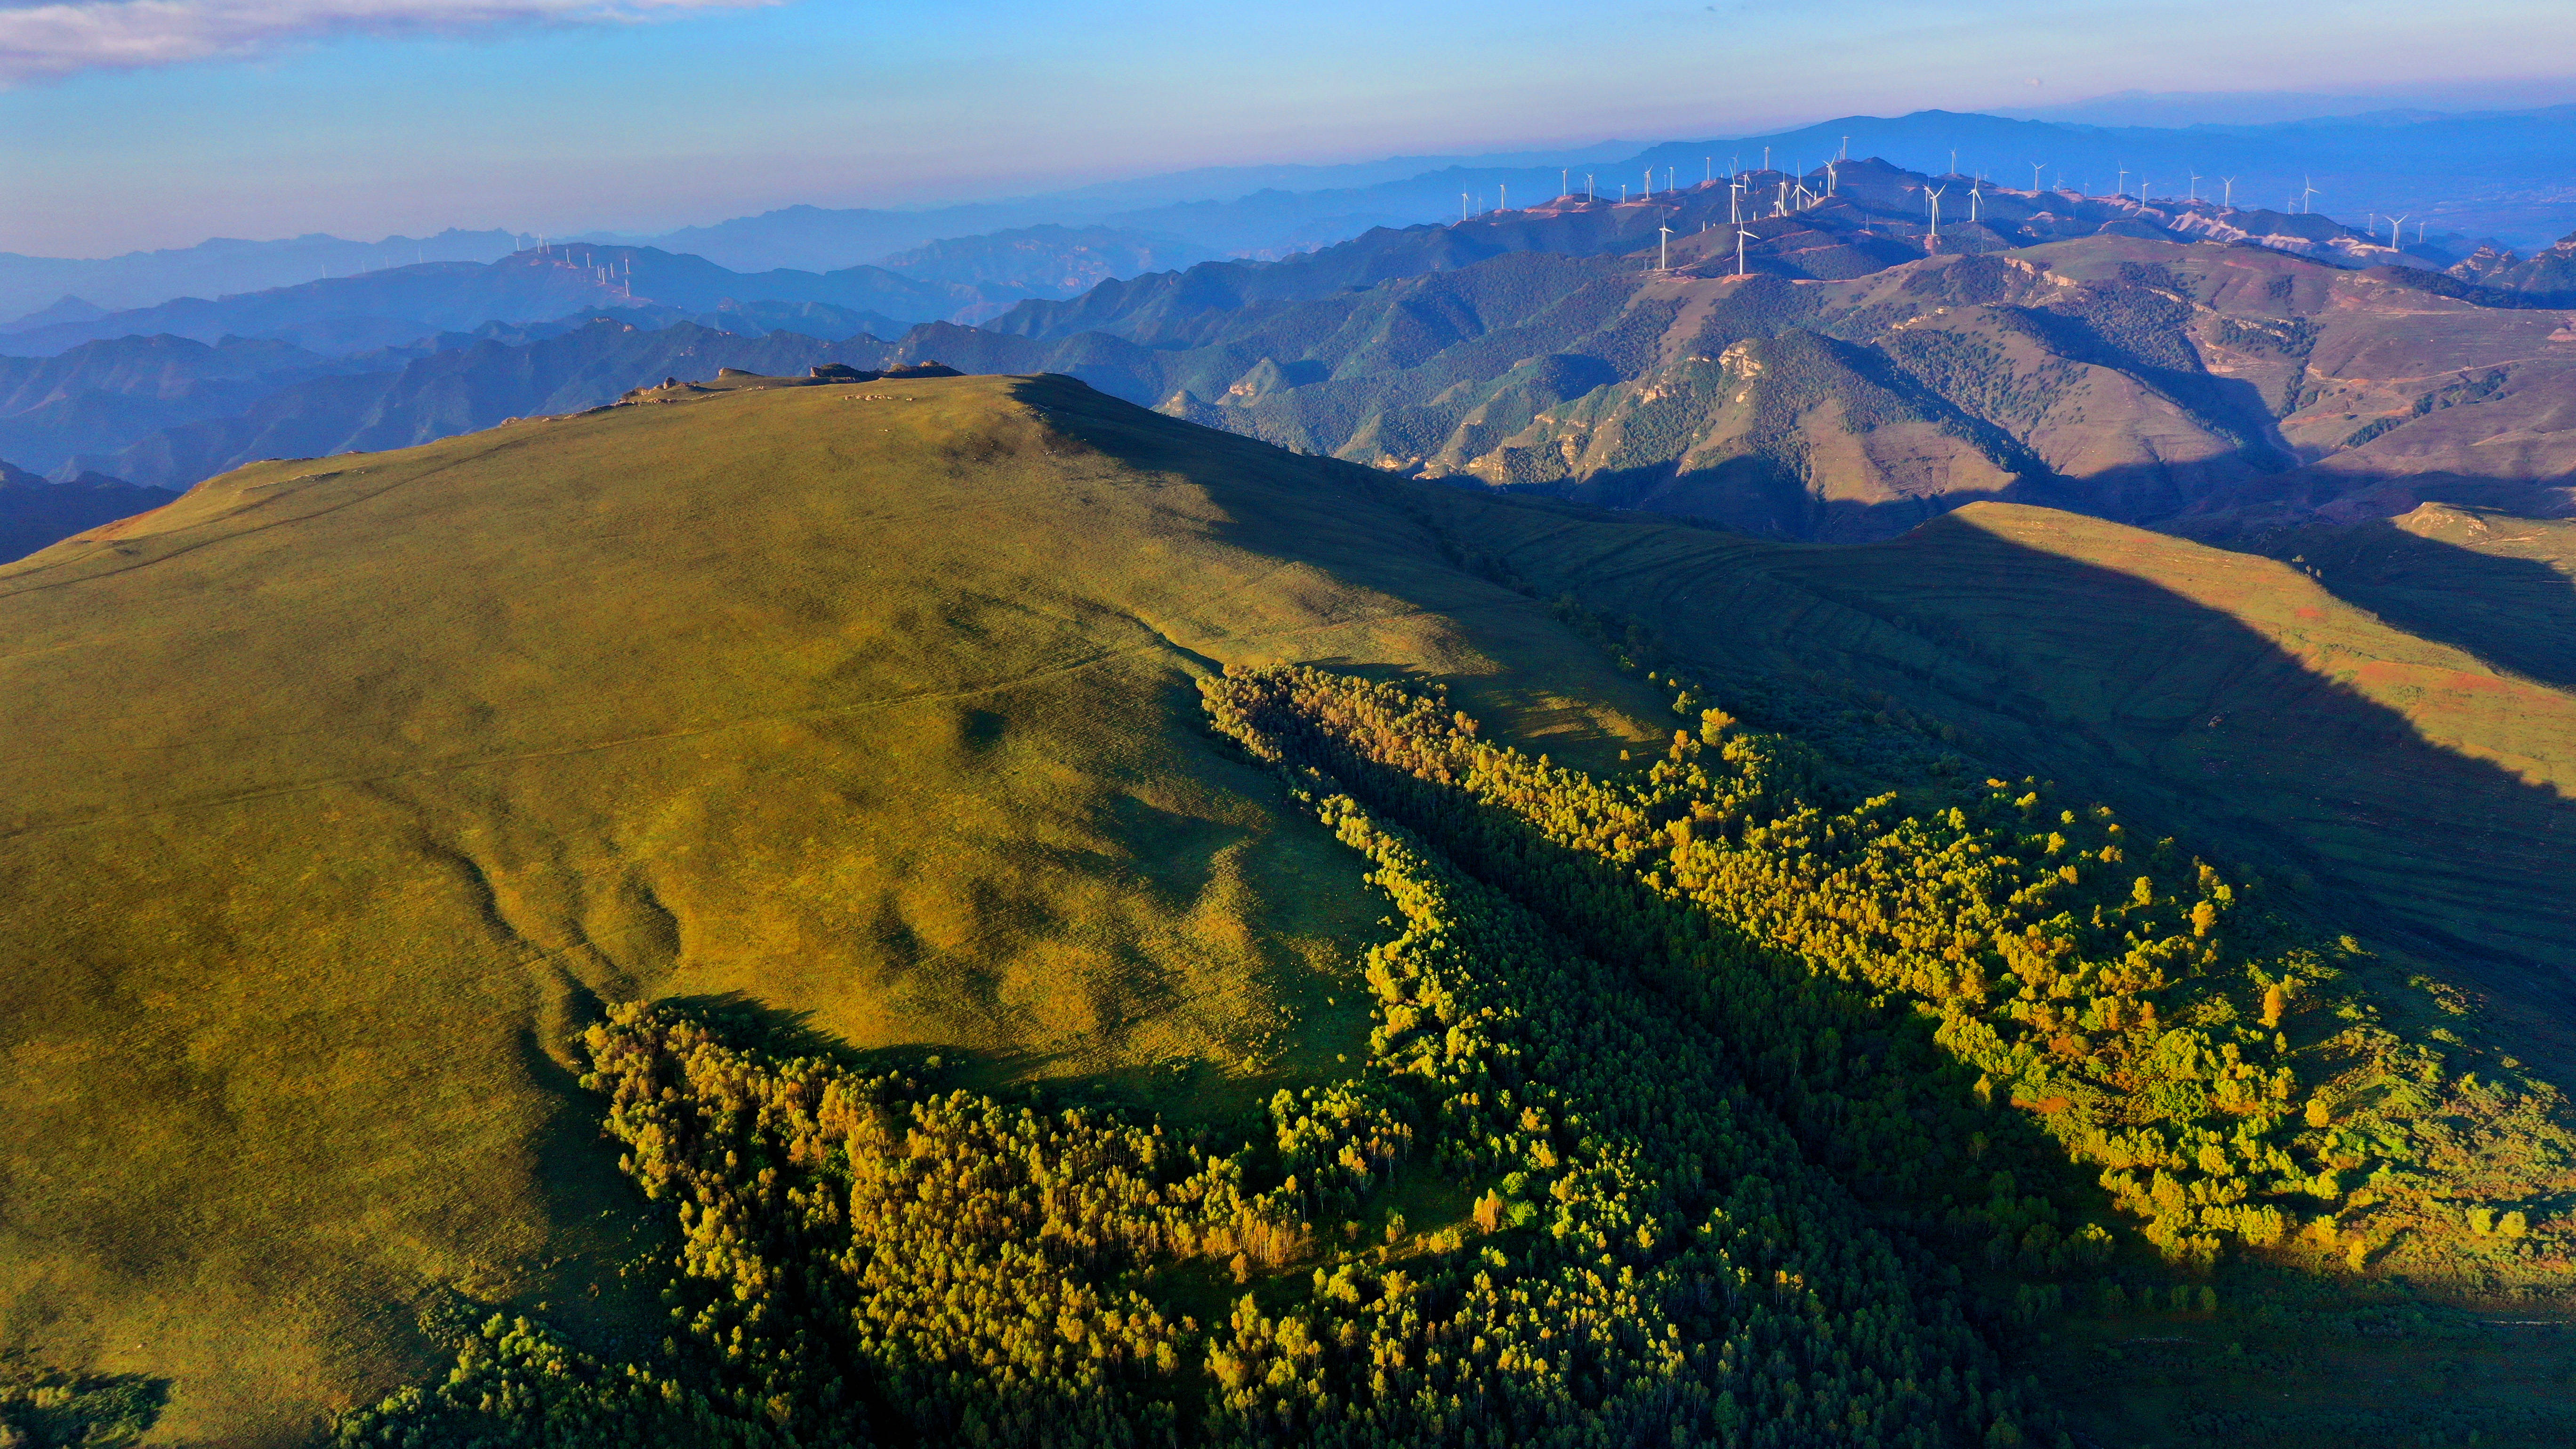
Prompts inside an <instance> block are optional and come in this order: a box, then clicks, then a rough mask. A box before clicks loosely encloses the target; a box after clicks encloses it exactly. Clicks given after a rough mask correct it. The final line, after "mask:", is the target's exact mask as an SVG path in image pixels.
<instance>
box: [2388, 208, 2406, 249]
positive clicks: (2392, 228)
mask: <svg viewBox="0 0 2576 1449" xmlns="http://www.w3.org/2000/svg"><path fill="white" fill-rule="evenodd" d="M2405 228H2406V218H2404V217H2402V216H2401V217H2398V218H2397V219H2395V220H2394V221H2391V222H2390V223H2388V249H2389V250H2390V251H2398V250H2401V249H2403V248H2404V247H2405V245H2406V240H2405V236H2404V231H2405Z"/></svg>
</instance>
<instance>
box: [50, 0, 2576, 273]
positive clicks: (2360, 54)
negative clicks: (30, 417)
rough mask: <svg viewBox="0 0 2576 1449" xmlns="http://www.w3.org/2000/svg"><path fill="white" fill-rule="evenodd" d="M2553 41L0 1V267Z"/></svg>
mask: <svg viewBox="0 0 2576 1449" xmlns="http://www.w3.org/2000/svg"><path fill="white" fill-rule="evenodd" d="M2571 55H2576V5H2570V4H2568V3H2566V0H2545V3H2544V0H2486V3H2482V4H2480V5H2478V6H2475V7H2466V6H2447V7H2446V6H2427V5H2423V4H2420V3H2413V0H2409V3H2393V0H2269V3H2265V4H2249V3H2244V0H2226V3H2202V0H2189V3H2152V4H2151V3H2135V0H2132V3H2115V0H2051V3H2038V0H2027V3H2025V0H1995V3H1977V4H1969V3H1934V0H1845V3H1804V4H1786V3H1742V0H1736V3H1724V0H1721V3H1718V4H1714V5H1706V4H1666V3H1634V0H1609V3H1590V4H1573V3H1554V0H1477V3H1464V0H1430V3H1415V4H1389V3H1385V0H1377V3H1356V0H1301V3H1297V4H1291V5H1263V6H1225V5H1209V4H1205V3H1198V4H1178V3H1169V0H1124V3H1116V4H1086V3H1053V4H1042V3H1033V0H951V3H947V4H922V3H918V0H913V3H903V4H891V3H876V0H782V3H761V0H49V3H44V4H32V3H28V0H0V87H5V88H0V138H5V144H0V250H7V251H19V252H31V253H39V254H49V255H101V254H106V253H112V252H117V251H124V250H130V249H134V248H139V247H155V246H174V245H187V244H189V243H192V242H195V241H198V240H201V239H203V238H205V237H207V236H215V235H230V236H245V237H272V236H285V235H293V234H296V233H300V232H306V231H331V232H336V233H339V234H341V235H344V236H358V237H367V238H372V237H376V236H380V235H383V234H386V233H389V232H405V233H418V232H422V231H435V230H437V229H439V228H442V227H446V226H451V225H453V226H465V227H492V226H498V227H507V228H512V229H516V230H520V231H537V230H544V231H549V232H554V233H569V232H576V231H582V230H587V229H592V228H614V229H618V230H658V229H662V228H667V227H670V226H675V225H682V224H687V223H692V222H703V221H712V220H717V219H721V218H723V217H726V216H734V215H741V214H744V213H747V212H755V211H761V210H766V209H768V208H771V207H774V206H782V205H789V204H793V203H797V202H812V203H815V204H819V205H826V206H863V205H906V204H915V203H921V202H928V201H936V200H946V199H958V200H964V199H973V198H978V197H988V196H995V195H1008V194H1014V193H1024V192H1028V191H1034V190H1042V189H1052V188H1054V187H1057V186H1060V185H1065V184H1074V183H1080V182H1084V181H1092V180H1102V179H1108V178H1113V177H1120V176H1132V175H1140V174H1145V173H1149V172H1155V171H1164V170H1174V169H1179V168H1183V167H1188V166H1198V165H1207V164H1224V163H1237V162H1266V161H1333V160H1353V159H1363V158H1369V157H1376V156H1384V155H1390V154H1409V153H1429V152H1437V151H1456V150H1496V149H1504V148H1510V147H1520V146H1547V145H1553V144H1559V143H1565V144H1585V143H1590V142H1596V141H1600V140H1603V139H1606V138H1611V137H1622V138H1633V139H1636V140H1639V141H1652V140H1662V139H1670V138H1678V137H1694V136H1714V135H1737V134H1745V133H1748V132H1751V131H1755V130H1759V129H1763V128H1767V127H1773V126H1784V125H1793V124H1798V123H1802V122H1806V121H1810V120H1815V119H1820V118H1823V117H1827V116H1832V115H1840V114H1850V113H1855V112H1860V113H1873V114H1882V115H1884V114H1895V113H1899V112H1903V111H1907V110H1914V109H1919V108H1922V107H1926V106H1945V107H1949V108H1952V109H1990V108H2004V107H2014V108H2025V109H2026V108H2030V107H2035V106H2043V105H2048V104H2051V103H2063V102H2068V101H2074V100H2078V99H2081V98H2084V97H2088V96H2093V95H2099V94H2103V93H2107V92H2116V91H2123V90H2147V91H2255V90H2261V91H2277V90H2311V89H2313V90H2316V91H2323V92H2335V93H2339V94H2351V93H2355V92H2370V93H2385V94H2387V95H2389V96H2390V97H2391V98H2392V100H2406V99H2421V100H2427V101H2434V102H2439V101H2441V100H2443V99H2445V98H2447V97H2452V96H2458V95H2467V94H2479V93H2486V92H2489V91H2492V92H2494V93H2497V94H2502V93H2504V92H2506V91H2511V90H2513V89H2514V88H2515V87H2517V86H2519V87H2521V88H2523V89H2525V90H2529V89H2531V88H2532V87H2534V86H2540V88H2541V89H2544V90H2545V89H2546V88H2547V87H2546V85H2545V84H2544V83H2545V82H2547V81H2549V80H2550V79H2551V78H2552V72H2553V71H2555V72H2559V73H2564V72H2567V71H2569V70H2571V69H2576V63H2571V62H2569V61H2567V60H2565V59H2563V58H2564V57H2568V56H2571Z"/></svg>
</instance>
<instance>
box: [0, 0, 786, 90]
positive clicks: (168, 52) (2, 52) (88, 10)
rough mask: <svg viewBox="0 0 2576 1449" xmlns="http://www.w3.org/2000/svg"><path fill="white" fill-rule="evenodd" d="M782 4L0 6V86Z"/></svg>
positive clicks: (291, 0)
mask: <svg viewBox="0 0 2576 1449" xmlns="http://www.w3.org/2000/svg"><path fill="white" fill-rule="evenodd" d="M784 3H787V0H66V3H58V4H39V5H6V4H0V85H7V84H10V83H12V82H18V81H29V80H39V79H45V78H49V77H58V76H67V75H73V74H76V73H78V72H80V71H85V70H135V69H141V68H145V67H149V66H160V65H180V64H184V63H186V62H189V61H199V60H232V59H240V58H243V57H248V56H255V55H259V54H262V53H264V52H267V51H269V50H272V49H274V48H276V47H277V46H279V45H282V44H286V43H289V42H293V41H298V40H312V39H319V38H324V37H328V36H335V35H422V34H437V35H453V34H458V33H461V32H464V31H470V30H480V29H485V28H489V27H492V26H497V25H524V24H554V25H585V24H602V23H616V22H631V21H639V20H649V19H657V18H663V17H669V16H676V15H681V14H686V13H688V12H691V11H698V10H739V9H749V8H752V7H755V6H764V5H774V4H784Z"/></svg>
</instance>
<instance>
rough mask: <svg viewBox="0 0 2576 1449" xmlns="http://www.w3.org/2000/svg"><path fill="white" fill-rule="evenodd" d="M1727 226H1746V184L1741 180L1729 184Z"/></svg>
mask: <svg viewBox="0 0 2576 1449" xmlns="http://www.w3.org/2000/svg"><path fill="white" fill-rule="evenodd" d="M1726 224H1727V225H1728V226H1742V225H1744V183H1743V182H1742V181H1740V180H1738V181H1729V182H1728V183H1727V192H1726Z"/></svg>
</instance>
